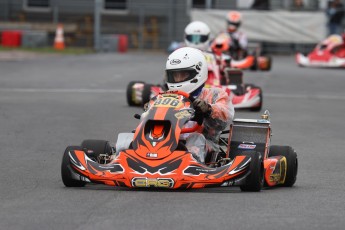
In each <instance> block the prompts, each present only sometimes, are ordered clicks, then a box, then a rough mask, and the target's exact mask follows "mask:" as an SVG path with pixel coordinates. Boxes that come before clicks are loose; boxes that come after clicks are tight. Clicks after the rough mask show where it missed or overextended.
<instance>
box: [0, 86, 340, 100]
mask: <svg viewBox="0 0 345 230" xmlns="http://www.w3.org/2000/svg"><path fill="white" fill-rule="evenodd" d="M0 92H18V93H125V92H126V90H125V89H63V88H52V89H49V88H46V89H43V88H0ZM265 97H268V98H294V99H323V100H345V96H336V95H303V94H278V93H267V94H266V93H264V98H265Z"/></svg>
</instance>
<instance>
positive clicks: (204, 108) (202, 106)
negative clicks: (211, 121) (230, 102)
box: [193, 98, 212, 117]
mask: <svg viewBox="0 0 345 230" xmlns="http://www.w3.org/2000/svg"><path fill="white" fill-rule="evenodd" d="M193 106H194V109H195V111H196V113H201V114H202V115H203V116H204V117H209V116H210V115H211V112H212V107H211V105H210V104H208V103H207V102H206V101H204V100H202V99H199V98H197V99H195V101H194V102H193Z"/></svg>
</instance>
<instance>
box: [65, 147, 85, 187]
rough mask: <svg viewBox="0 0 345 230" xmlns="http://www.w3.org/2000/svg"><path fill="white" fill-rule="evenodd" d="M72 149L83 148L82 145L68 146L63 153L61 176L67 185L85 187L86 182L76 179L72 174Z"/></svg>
mask: <svg viewBox="0 0 345 230" xmlns="http://www.w3.org/2000/svg"><path fill="white" fill-rule="evenodd" d="M72 150H83V149H82V148H81V147H80V146H68V147H67V148H66V150H65V152H64V154H63V157H62V163H61V178H62V182H63V183H64V185H65V186H66V187H84V186H85V184H86V182H85V181H80V180H75V179H74V178H73V176H72V173H73V172H72V168H71V162H70V158H69V152H70V151H72Z"/></svg>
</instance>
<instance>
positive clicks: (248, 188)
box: [239, 151, 264, 192]
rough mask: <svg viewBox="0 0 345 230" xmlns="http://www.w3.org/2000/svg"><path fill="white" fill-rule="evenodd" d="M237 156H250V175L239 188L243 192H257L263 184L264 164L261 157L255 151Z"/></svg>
mask: <svg viewBox="0 0 345 230" xmlns="http://www.w3.org/2000/svg"><path fill="white" fill-rule="evenodd" d="M239 155H245V156H250V157H251V161H250V166H249V170H250V174H249V175H248V177H247V178H246V184H245V185H241V186H240V188H241V190H242V191H245V192H259V191H261V189H262V187H263V184H264V163H263V159H262V156H261V154H260V153H259V152H256V151H244V152H242V153H241V154H239Z"/></svg>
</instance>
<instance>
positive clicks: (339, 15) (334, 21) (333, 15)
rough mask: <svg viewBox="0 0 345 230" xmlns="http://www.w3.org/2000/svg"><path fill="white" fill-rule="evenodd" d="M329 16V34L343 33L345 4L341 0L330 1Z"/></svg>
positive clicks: (327, 10) (327, 11)
mask: <svg viewBox="0 0 345 230" xmlns="http://www.w3.org/2000/svg"><path fill="white" fill-rule="evenodd" d="M326 14H327V17H328V22H327V28H328V35H331V34H341V32H342V20H343V17H344V5H343V4H342V3H341V1H340V0H332V1H329V2H328V7H327V9H326Z"/></svg>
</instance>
